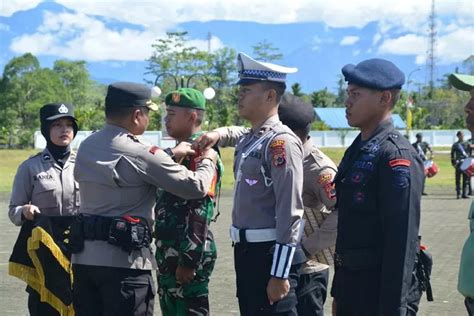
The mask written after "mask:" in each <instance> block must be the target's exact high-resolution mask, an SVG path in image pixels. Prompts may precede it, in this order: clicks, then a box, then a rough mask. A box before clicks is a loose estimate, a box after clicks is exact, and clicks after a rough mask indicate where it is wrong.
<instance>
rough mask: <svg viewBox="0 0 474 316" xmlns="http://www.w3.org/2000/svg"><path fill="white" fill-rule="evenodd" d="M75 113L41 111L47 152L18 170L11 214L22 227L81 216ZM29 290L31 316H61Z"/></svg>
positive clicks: (65, 108) (55, 108) (64, 107)
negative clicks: (40, 218) (42, 220)
mask: <svg viewBox="0 0 474 316" xmlns="http://www.w3.org/2000/svg"><path fill="white" fill-rule="evenodd" d="M73 111H74V108H73V106H72V105H71V104H67V103H50V104H46V105H44V106H43V107H42V108H41V109H40V120H41V133H42V134H43V136H44V138H45V139H46V148H45V149H44V150H43V151H42V152H40V153H38V154H36V155H34V156H32V157H30V158H29V159H27V160H26V161H24V162H23V163H22V164H21V165H20V166H19V167H18V171H17V173H16V175H15V180H14V182H13V190H12V195H11V198H10V205H9V211H8V215H9V217H10V220H11V221H12V223H13V224H15V225H17V226H21V225H22V224H23V223H24V222H25V221H31V220H33V219H34V216H35V214H38V213H41V214H42V215H46V216H68V215H75V214H76V213H77V211H78V209H79V185H78V183H77V182H76V181H75V180H74V176H73V170H74V163H75V159H76V155H75V153H74V151H72V150H71V142H72V140H73V139H74V137H75V136H76V133H77V130H78V127H77V123H76V119H75V118H74V113H73ZM26 290H27V292H28V293H29V296H28V309H29V312H30V314H31V315H58V312H57V311H56V310H55V309H53V308H52V307H51V306H50V305H49V304H47V303H44V302H41V300H40V296H39V294H38V293H37V292H36V291H35V290H33V289H32V288H31V287H29V286H28V287H27V289H26Z"/></svg>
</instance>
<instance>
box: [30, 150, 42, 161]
mask: <svg viewBox="0 0 474 316" xmlns="http://www.w3.org/2000/svg"><path fill="white" fill-rule="evenodd" d="M41 153H43V152H42V151H40V152H37V153H36V154H33V155H31V156H29V157H28V159H31V158H35V157H36V156H39V155H41Z"/></svg>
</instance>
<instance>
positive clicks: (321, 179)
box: [318, 174, 332, 185]
mask: <svg viewBox="0 0 474 316" xmlns="http://www.w3.org/2000/svg"><path fill="white" fill-rule="evenodd" d="M331 182H332V175H331V174H322V175H320V176H319V178H318V183H320V184H323V185H324V184H326V183H331Z"/></svg>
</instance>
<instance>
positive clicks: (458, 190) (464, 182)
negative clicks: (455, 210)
mask: <svg viewBox="0 0 474 316" xmlns="http://www.w3.org/2000/svg"><path fill="white" fill-rule="evenodd" d="M461 178H462V182H461ZM455 180H456V194H457V195H460V194H461V190H462V195H463V196H465V195H466V189H467V186H468V181H469V177H468V176H467V175H466V174H465V173H464V172H462V171H461V169H459V167H457V168H456V172H455Z"/></svg>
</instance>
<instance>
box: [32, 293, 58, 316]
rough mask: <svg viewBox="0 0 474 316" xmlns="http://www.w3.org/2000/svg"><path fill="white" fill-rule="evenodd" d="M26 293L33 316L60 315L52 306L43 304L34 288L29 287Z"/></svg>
mask: <svg viewBox="0 0 474 316" xmlns="http://www.w3.org/2000/svg"><path fill="white" fill-rule="evenodd" d="M26 292H28V311H29V312H30V315H31V316H55V315H59V312H58V311H57V310H56V309H54V307H52V306H51V305H49V304H48V303H45V302H41V298H40V295H39V294H38V292H36V291H35V290H33V288H31V287H29V286H27V287H26Z"/></svg>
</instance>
